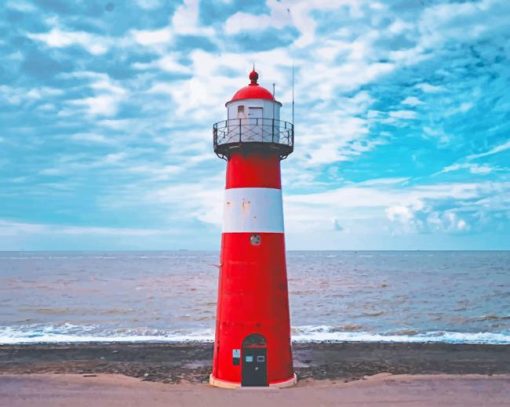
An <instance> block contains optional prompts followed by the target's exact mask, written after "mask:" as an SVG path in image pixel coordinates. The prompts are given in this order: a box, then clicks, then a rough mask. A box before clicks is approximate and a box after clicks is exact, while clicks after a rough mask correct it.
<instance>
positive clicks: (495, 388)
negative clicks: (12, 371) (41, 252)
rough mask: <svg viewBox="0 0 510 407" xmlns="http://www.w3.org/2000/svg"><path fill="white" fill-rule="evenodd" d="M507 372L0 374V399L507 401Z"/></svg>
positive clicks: (88, 402)
mask: <svg viewBox="0 0 510 407" xmlns="http://www.w3.org/2000/svg"><path fill="white" fill-rule="evenodd" d="M509 404H510V375H496V376H491V377H489V376H482V375H416V376H410V375H391V374H384V373H383V374H379V375H376V376H372V377H368V378H366V379H363V380H359V381H354V382H349V383H343V382H338V381H334V380H313V379H307V380H304V381H301V382H300V383H299V384H298V386H296V387H294V388H290V389H281V390H275V389H241V390H224V389H218V388H213V387H211V386H208V385H207V384H191V383H181V384H163V383H148V382H143V381H140V380H139V379H135V378H132V377H127V376H122V375H108V374H102V375H97V376H90V375H70V374H62V375H55V374H31V375H2V376H0V405H2V406H10V407H26V406H40V407H50V406H51V407H57V406H71V405H72V406H75V407H82V406H83V407H85V406H92V405H93V406H112V407H115V406H122V407H126V406H144V405H147V406H154V407H159V406H212V407H214V406H225V405H228V406H230V405H231V406H239V405H242V406H246V407H249V406H281V407H284V406H293V407H295V406H360V405H362V406H394V405H399V406H473V407H474V406H477V407H478V406H508V405H509Z"/></svg>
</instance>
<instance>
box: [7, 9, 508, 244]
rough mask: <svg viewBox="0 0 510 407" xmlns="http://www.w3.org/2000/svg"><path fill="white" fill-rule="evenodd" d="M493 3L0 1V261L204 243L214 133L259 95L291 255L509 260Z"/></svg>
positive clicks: (498, 28) (504, 48)
mask: <svg viewBox="0 0 510 407" xmlns="http://www.w3.org/2000/svg"><path fill="white" fill-rule="evenodd" d="M509 15H510V2H509V1H507V0H480V1H436V0H405V1H404V0H401V1H399V0H394V1H390V0H388V1H377V0H370V1H365V0H338V1H331V0H327V1H326V0H317V1H308V0H295V1H285V0H281V1H277V0H265V1H263V0H250V1H240V0H223V1H221V0H202V1H198V0H184V1H182V2H181V1H164V0H132V1H118V0H117V1H114V0H101V1H99V0H81V1H80V0H76V1H72V2H71V1H67V0H33V1H28V0H3V1H2V2H1V5H0V250H177V249H200V250H217V249H218V248H219V244H220V237H221V222H222V200H223V193H224V185H225V181H224V176H225V174H224V173H225V162H224V161H223V160H220V159H218V158H217V157H216V156H215V154H214V152H213V150H212V125H213V123H215V122H218V121H221V120H224V119H225V118H226V110H225V106H224V103H225V102H226V101H228V100H229V99H230V98H231V97H232V95H233V94H234V93H235V92H236V91H237V90H238V89H239V88H241V87H243V86H245V85H247V84H248V83H249V81H248V77H247V76H248V73H249V71H250V70H251V67H252V64H253V63H255V65H256V68H257V71H258V72H259V75H260V78H259V83H260V84H261V85H263V86H265V87H266V88H268V89H271V88H272V84H273V83H275V84H276V95H277V99H278V100H280V101H281V102H282V103H283V108H282V119H284V120H288V121H290V120H291V109H290V106H291V98H292V96H291V95H292V86H291V85H292V75H291V72H292V66H294V67H295V129H296V132H295V151H294V153H293V154H292V155H291V156H289V157H288V158H287V159H286V160H284V161H283V162H282V176H283V189H284V210H285V228H286V242H287V248H288V249H291V250H304V249H309V250H320V249H328V250H436V249H441V250H442V249H452V250H459V249H465V250H478V249H479V250H485V249H510V64H509V58H510V25H509V24H508V16H509Z"/></svg>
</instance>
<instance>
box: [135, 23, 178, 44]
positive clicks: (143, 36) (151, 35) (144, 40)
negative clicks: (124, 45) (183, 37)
mask: <svg viewBox="0 0 510 407" xmlns="http://www.w3.org/2000/svg"><path fill="white" fill-rule="evenodd" d="M131 34H132V36H133V39H134V40H135V42H137V43H138V44H140V45H145V46H147V45H161V44H166V45H170V41H171V40H172V38H173V35H172V31H171V29H170V27H164V28H161V29H159V30H133V31H132V32H131Z"/></svg>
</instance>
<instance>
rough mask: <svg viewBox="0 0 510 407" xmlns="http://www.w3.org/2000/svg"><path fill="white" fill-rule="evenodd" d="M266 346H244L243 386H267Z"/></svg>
mask: <svg viewBox="0 0 510 407" xmlns="http://www.w3.org/2000/svg"><path fill="white" fill-rule="evenodd" d="M266 360H267V357H266V348H244V349H243V362H242V376H243V377H242V382H241V385H242V386H267V361H266Z"/></svg>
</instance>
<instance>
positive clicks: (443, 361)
mask: <svg viewBox="0 0 510 407" xmlns="http://www.w3.org/2000/svg"><path fill="white" fill-rule="evenodd" d="M293 350H294V363H295V370H296V373H297V374H298V376H299V377H300V379H307V378H313V379H333V380H336V379H338V380H343V381H350V380H356V379H360V378H362V377H363V376H369V375H374V374H377V373H381V372H389V373H393V374H434V373H447V374H487V375H492V374H502V373H510V345H467V344H443V343H419V344H416V343H415V344H410V343H359V342H344V343H296V344H294V345H293ZM211 359H212V344H211V343H198V342H197V343H173V344H168V343H165V344H158V343H145V344H140V343H122V344H118V343H90V344H83V343H81V344H59V345H55V344H48V345H44V344H40V345H0V373H12V374H19V373H77V374H83V375H94V374H99V373H117V374H124V375H127V376H133V377H138V378H141V379H143V380H147V381H158V382H164V383H179V382H182V381H187V382H192V383H204V382H207V380H208V375H209V373H210V371H211Z"/></svg>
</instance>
